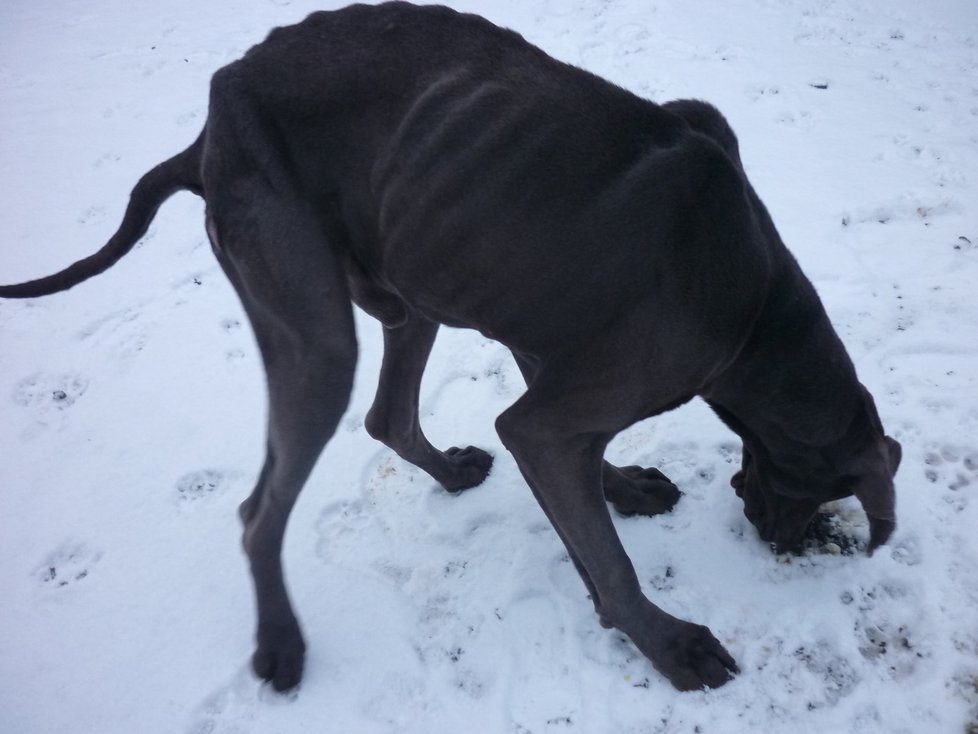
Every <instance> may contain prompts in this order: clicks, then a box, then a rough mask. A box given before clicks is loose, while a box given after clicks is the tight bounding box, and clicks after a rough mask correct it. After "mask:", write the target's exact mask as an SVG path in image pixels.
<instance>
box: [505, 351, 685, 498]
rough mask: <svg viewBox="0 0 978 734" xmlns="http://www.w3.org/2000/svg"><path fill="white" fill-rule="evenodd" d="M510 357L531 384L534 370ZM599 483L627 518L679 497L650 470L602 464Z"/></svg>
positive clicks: (524, 360) (523, 359) (528, 363)
mask: <svg viewBox="0 0 978 734" xmlns="http://www.w3.org/2000/svg"><path fill="white" fill-rule="evenodd" d="M513 358H514V359H515V360H516V365H517V366H518V367H519V368H520V372H521V373H522V374H523V379H524V380H525V381H526V384H527V385H530V384H531V383H532V382H533V377H534V376H535V375H536V372H537V368H536V367H535V366H534V364H533V363H532V362H531V361H530V360H529V359H527V358H526V357H524V356H522V355H520V354H517V353H515V352H514V353H513ZM601 484H602V486H603V487H604V497H605V499H606V500H607V501H608V502H610V503H611V504H612V506H613V507H614V508H615V510H616V511H617V512H618V513H619V514H621V515H626V516H630V515H659V514H661V513H663V512H669V510H671V509H672V508H673V506H674V505H675V504H676V502H678V501H679V498H680V497H681V496H682V492H680V491H679V488H678V487H677V486H676V485H675V484H673V483H672V482H671V481H670V480H669V477H667V476H666V475H665V474H663V473H662V472H661V471H659V470H658V469H655V468H653V467H648V468H646V467H641V466H623V467H619V466H615V465H614V464H611V463H609V462H607V461H602V462H601Z"/></svg>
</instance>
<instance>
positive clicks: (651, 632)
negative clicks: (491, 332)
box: [496, 381, 737, 690]
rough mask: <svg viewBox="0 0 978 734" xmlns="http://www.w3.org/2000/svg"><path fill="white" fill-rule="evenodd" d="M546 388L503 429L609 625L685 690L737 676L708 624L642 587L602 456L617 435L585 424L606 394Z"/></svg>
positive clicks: (506, 419) (510, 414)
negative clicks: (578, 397) (618, 525)
mask: <svg viewBox="0 0 978 734" xmlns="http://www.w3.org/2000/svg"><path fill="white" fill-rule="evenodd" d="M539 385H540V382H539V381H536V382H535V383H534V385H533V386H531V388H530V389H529V390H528V391H527V393H526V394H525V395H524V396H523V397H522V398H521V399H520V400H519V401H517V402H516V403H515V404H514V405H513V406H512V407H511V408H510V409H509V410H507V411H506V412H505V413H503V414H502V415H501V416H500V417H499V419H498V420H497V422H496V427H497V430H498V431H499V435H500V438H501V439H502V441H503V443H504V444H505V445H506V448H508V449H509V450H510V451H511V452H512V454H513V455H514V456H515V457H516V461H517V463H518V464H519V467H520V470H521V471H522V472H523V475H524V477H526V480H527V482H528V483H529V485H530V487H531V488H532V489H533V492H534V494H535V495H536V498H537V500H538V501H539V502H540V505H541V506H542V507H543V510H544V512H545V513H546V514H547V516H548V518H549V519H550V521H551V523H553V526H554V528H555V529H556V531H557V533H558V534H559V535H560V537H561V539H562V540H563V542H564V545H565V546H566V547H567V551H568V553H569V554H570V557H571V559H572V560H573V561H574V565H575V566H576V567H577V569H578V571H579V573H580V574H581V577H582V578H583V580H584V583H585V585H586V586H587V587H588V590H589V591H590V593H591V598H592V601H593V602H594V607H595V610H596V611H597V613H598V615H599V617H600V619H601V623H602V625H604V626H605V627H616V628H617V629H619V630H621V631H622V632H624V633H625V634H627V635H628V636H629V637H630V638H631V640H632V641H633V642H634V643H635V645H636V646H637V647H638V648H639V649H640V650H641V651H642V652H643V653H644V654H645V655H646V656H647V657H648V658H649V659H650V660H651V662H652V664H653V665H654V666H655V668H656V669H657V670H658V671H659V672H660V673H662V674H663V675H664V676H665V677H666V678H668V679H669V681H670V682H671V683H672V684H673V685H674V686H675V687H676V688H678V689H679V690H695V689H700V688H704V687H711V688H715V687H717V686H721V685H723V684H724V683H726V682H727V681H728V680H730V677H731V674H732V673H736V672H737V665H736V663H735V662H734V660H733V658H732V657H731V656H730V654H729V653H728V652H727V651H726V650H725V649H724V648H723V646H722V645H721V644H720V643H719V642H718V641H717V640H716V638H715V637H714V636H713V635H712V634H711V633H710V631H709V630H708V629H707V628H706V627H703V626H701V625H695V624H691V623H689V622H685V621H683V620H680V619H676V618H675V617H673V616H671V615H669V614H667V613H665V612H664V611H662V610H661V609H659V608H658V607H656V606H655V605H654V604H653V603H652V602H650V601H649V600H648V599H647V598H645V596H644V595H643V594H642V591H641V589H640V588H639V583H638V577H637V576H636V574H635V569H634V568H633V566H632V563H631V561H630V560H629V558H628V556H627V554H626V553H625V549H624V548H623V547H622V544H621V541H620V540H619V538H618V534H617V532H616V531H615V527H614V524H613V523H612V522H611V516H610V514H609V512H608V507H607V505H606V504H605V501H604V494H603V492H602V461H601V456H602V454H603V452H604V449H605V446H606V445H607V441H608V440H609V439H610V434H602V433H601V432H600V431H594V430H587V428H586V426H583V424H582V423H580V422H579V419H581V418H583V419H584V420H585V421H586V420H587V419H586V417H585V416H588V415H593V408H594V405H595V404H600V402H601V399H600V397H597V396H594V395H591V396H588V399H587V403H588V404H587V405H585V404H580V405H577V406H574V405H571V402H572V399H571V398H569V397H568V394H567V393H566V392H562V391H560V390H546V391H543V390H538V389H537V388H538V386H539ZM551 387H552V386H551ZM543 395H560V396H561V397H560V398H559V399H558V400H556V401H552V400H549V399H547V398H544V397H541V396H543ZM592 401H593V402H592Z"/></svg>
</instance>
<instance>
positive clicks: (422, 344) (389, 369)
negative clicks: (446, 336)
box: [364, 314, 492, 492]
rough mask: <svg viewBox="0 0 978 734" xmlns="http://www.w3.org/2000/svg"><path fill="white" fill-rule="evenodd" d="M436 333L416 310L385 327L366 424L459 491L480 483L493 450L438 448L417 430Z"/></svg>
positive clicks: (434, 326) (407, 458)
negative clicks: (423, 378) (397, 323)
mask: <svg viewBox="0 0 978 734" xmlns="http://www.w3.org/2000/svg"><path fill="white" fill-rule="evenodd" d="M437 333H438V324H436V323H434V322H431V321H428V320H427V319H424V318H423V317H421V316H419V315H416V314H410V315H409V316H408V318H407V321H406V322H404V323H403V324H402V325H400V326H397V327H394V328H388V327H384V360H383V363H382V365H381V368H380V379H379V381H378V385H377V395H376V397H375V398H374V402H373V405H372V406H371V408H370V411H369V412H368V413H367V417H366V420H365V421H364V424H365V426H366V428H367V432H368V433H369V434H370V435H371V436H373V437H374V438H376V439H377V440H378V441H382V442H383V443H384V444H386V445H387V446H389V447H390V448H391V449H393V450H394V451H395V452H396V453H397V454H398V456H400V457H401V458H402V459H404V460H405V461H409V462H411V463H412V464H414V465H415V466H417V467H419V468H421V469H423V470H424V471H426V472H428V474H430V475H431V476H432V477H433V478H434V479H435V480H437V481H438V482H440V483H441V484H442V486H444V487H445V489H447V490H448V491H449V492H459V491H461V490H463V489H468V488H469V487H474V486H476V485H477V484H481V483H482V481H483V480H484V479H485V478H486V475H487V474H488V473H489V469H490V467H491V466H492V456H491V455H490V454H488V453H487V452H485V451H483V450H482V449H479V448H476V447H475V446H468V447H466V448H456V447H452V448H450V449H448V450H446V451H439V450H438V449H436V448H435V447H434V446H432V445H431V443H430V442H429V441H428V439H427V438H426V437H425V435H424V432H423V431H422V430H421V424H420V422H419V419H418V395H419V393H420V390H421V376H422V374H423V373H424V368H425V364H426V363H427V361H428V355H429V354H430V353H431V347H432V345H433V344H434V341H435V335H436V334H437Z"/></svg>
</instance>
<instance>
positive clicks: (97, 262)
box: [0, 133, 204, 298]
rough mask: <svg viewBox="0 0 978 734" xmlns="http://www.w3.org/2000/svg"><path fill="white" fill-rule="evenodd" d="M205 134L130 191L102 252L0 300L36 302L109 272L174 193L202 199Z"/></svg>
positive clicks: (6, 292) (3, 288)
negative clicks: (202, 153) (178, 192)
mask: <svg viewBox="0 0 978 734" xmlns="http://www.w3.org/2000/svg"><path fill="white" fill-rule="evenodd" d="M203 140H204V133H201V135H200V137H198V138H197V140H195V141H194V143H193V144H192V145H191V146H190V147H189V148H187V149H186V150H184V151H183V152H182V153H179V154H177V155H175V156H173V157H172V158H170V159H169V160H166V161H164V162H163V163H160V164H159V165H158V166H156V167H155V168H153V169H152V170H150V171H149V172H148V173H146V174H145V175H144V176H143V177H142V178H141V179H139V182H138V183H137V184H136V186H135V187H134V188H133V190H132V194H130V197H129V206H128V207H126V213H125V216H124V217H123V218H122V224H120V225H119V229H118V230H116V233H115V234H114V235H112V237H111V238H110V239H109V241H108V242H107V243H106V244H105V246H104V247H102V249H100V250H99V251H98V252H96V253H95V254H93V255H89V256H88V257H86V258H83V259H81V260H79V261H78V262H76V263H74V264H72V265H69V266H68V267H67V268H65V269H64V270H62V271H60V272H57V273H55V274H53V275H48V276H46V277H43V278H38V279H37V280H31V281H27V282H25V283H17V284H14V285H0V298H35V297H38V296H47V295H50V294H52V293H58V292H60V291H65V290H68V289H69V288H71V287H73V286H76V285H78V284H79V283H81V282H82V281H85V280H88V279H89V278H91V277H92V276H94V275H98V274H99V273H102V272H104V271H105V270H108V269H109V268H110V267H112V266H113V265H115V264H116V263H117V262H118V261H119V260H121V259H122V257H123V256H124V255H125V254H126V253H128V252H129V251H130V250H131V249H132V248H133V247H134V246H135V245H136V243H137V242H139V240H140V239H142V237H143V235H145V234H146V230H148V229H149V225H150V222H152V221H153V217H155V216H156V212H157V211H158V210H159V208H160V206H161V205H162V204H163V202H164V201H166V200H167V199H168V198H170V196H172V195H173V194H175V193H176V192H177V191H183V190H189V191H192V192H194V193H195V194H197V195H198V196H203V186H202V184H201V176H200V150H201V147H202V146H203Z"/></svg>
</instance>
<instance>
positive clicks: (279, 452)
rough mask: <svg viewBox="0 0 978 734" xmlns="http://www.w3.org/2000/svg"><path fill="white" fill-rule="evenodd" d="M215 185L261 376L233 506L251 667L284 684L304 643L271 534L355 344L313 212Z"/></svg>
mask: <svg viewBox="0 0 978 734" xmlns="http://www.w3.org/2000/svg"><path fill="white" fill-rule="evenodd" d="M225 183H226V182H225ZM225 189H226V190H228V191H233V192H234V198H233V200H229V201H223V202H222V201H221V200H220V199H218V201H217V202H214V201H212V200H210V199H209V200H208V233H209V235H210V236H211V241H212V244H213V246H214V250H215V252H216V254H217V256H218V260H219V261H220V263H221V265H222V267H223V268H224V270H225V272H226V273H227V275H228V277H229V278H230V280H231V282H232V283H233V285H234V286H235V289H236V290H237V292H238V295H239V296H240V298H241V301H242V304H243V305H244V308H245V310H246V312H247V313H248V316H249V319H250V321H251V324H252V327H253V329H254V333H255V337H256V340H257V342H258V346H259V348H260V350H261V355H262V359H263V361H264V364H265V371H266V377H267V381H268V442H267V447H266V450H267V454H266V457H265V463H264V466H263V468H262V471H261V475H260V476H259V479H258V482H257V485H256V487H255V490H254V492H253V493H252V495H251V496H250V497H249V498H248V499H247V500H245V502H244V503H243V504H242V507H241V516H242V520H243V522H244V538H243V539H244V547H245V551H246V552H247V555H248V561H249V564H250V567H251V573H252V576H253V578H254V583H255V596H256V600H257V612H258V626H257V649H256V651H255V654H254V656H253V658H252V665H253V667H254V670H255V672H256V673H257V674H258V676H259V677H261V678H263V679H265V680H267V681H270V682H271V683H272V685H273V686H274V687H275V689H277V690H286V689H289V688H292V687H294V686H295V685H297V684H298V683H299V680H300V679H301V677H302V667H303V660H304V655H305V643H304V641H303V639H302V634H301V632H300V629H299V624H298V621H297V619H296V616H295V613H294V612H293V610H292V606H291V604H290V602H289V597H288V592H287V590H286V586H285V579H284V576H283V571H282V564H281V549H282V541H283V537H284V534H285V527H286V522H287V520H288V517H289V512H290V511H291V509H292V506H293V505H294V503H295V500H296V498H297V497H298V494H299V491H300V490H301V489H302V486H303V484H304V483H305V481H306V479H307V478H308V476H309V474H310V472H311V471H312V469H313V466H314V465H315V463H316V460H317V459H318V457H319V454H320V453H321V451H322V449H323V446H324V445H325V444H326V442H327V441H328V440H329V438H330V437H331V436H332V435H333V432H334V431H335V429H336V426H337V424H338V422H339V420H340V418H341V417H342V415H343V412H344V411H345V409H346V406H347V403H348V401H349V396H350V390H351V388H352V384H353V372H354V368H355V366H356V357H357V344H356V336H355V333H354V326H353V313H352V305H351V303H350V299H349V292H348V288H347V285H346V281H345V279H344V277H343V273H342V270H341V268H340V266H339V265H338V258H337V257H336V254H335V253H334V252H332V251H331V250H330V247H329V243H327V242H325V241H324V238H323V236H322V234H321V232H320V229H319V226H318V224H317V222H316V219H315V217H314V216H313V215H312V214H311V213H310V212H305V211H303V210H302V208H301V207H302V204H301V202H298V201H290V200H287V199H286V198H285V197H284V194H283V193H282V192H274V193H273V191H272V189H271V188H270V187H269V186H268V185H267V184H266V183H265V182H264V181H261V180H259V179H258V177H254V178H246V177H242V178H239V179H235V180H234V181H233V186H232V185H230V184H228V185H227V186H226V187H225Z"/></svg>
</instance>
